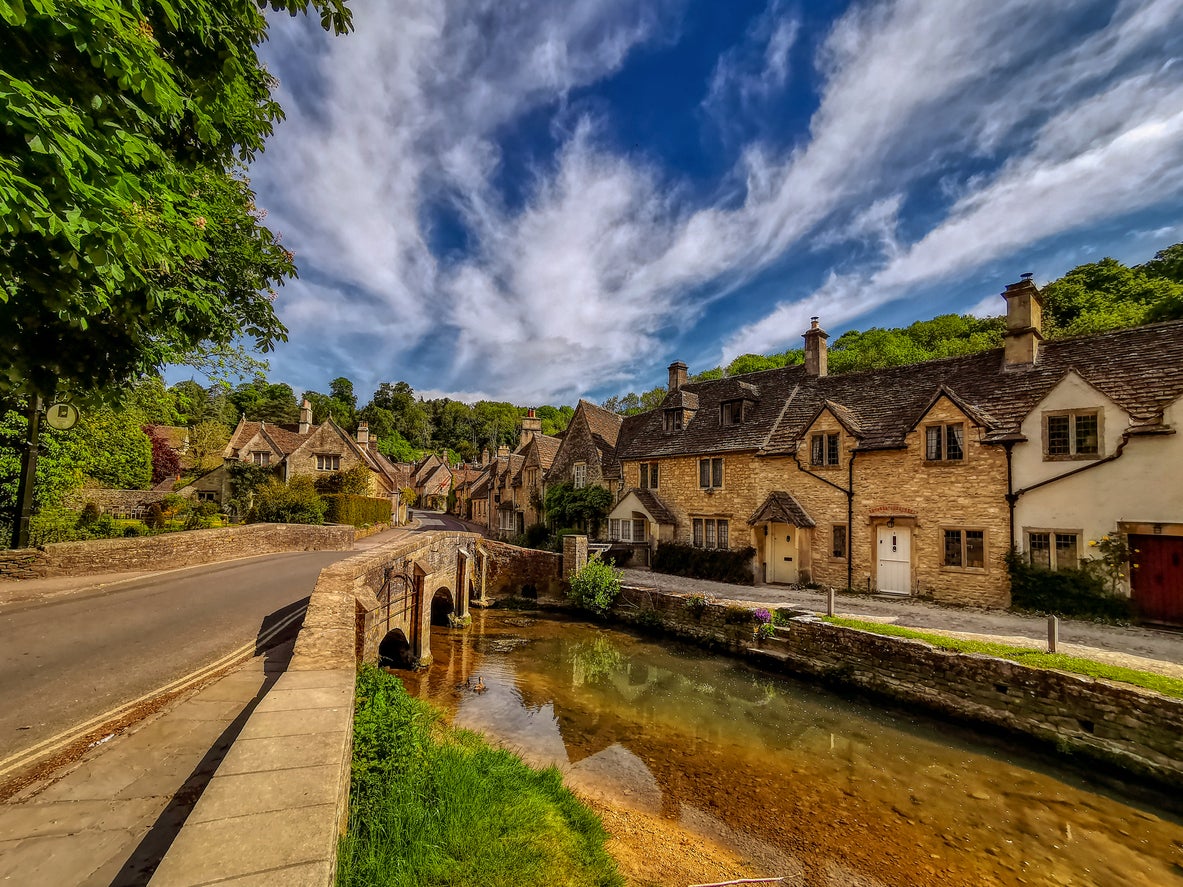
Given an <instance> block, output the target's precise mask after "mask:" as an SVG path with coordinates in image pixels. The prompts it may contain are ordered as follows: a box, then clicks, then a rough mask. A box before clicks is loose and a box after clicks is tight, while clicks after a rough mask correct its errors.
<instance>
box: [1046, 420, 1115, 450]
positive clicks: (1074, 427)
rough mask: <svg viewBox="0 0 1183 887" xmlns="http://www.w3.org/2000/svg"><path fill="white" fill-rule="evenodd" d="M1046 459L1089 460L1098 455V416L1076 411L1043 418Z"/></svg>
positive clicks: (1099, 440) (1099, 437)
mask: <svg viewBox="0 0 1183 887" xmlns="http://www.w3.org/2000/svg"><path fill="white" fill-rule="evenodd" d="M1043 453H1044V458H1045V459H1091V458H1092V457H1094V456H1099V455H1100V454H1101V414H1100V412H1099V411H1098V410H1084V411H1082V410H1075V411H1072V412H1067V413H1052V414H1049V415H1045V416H1044V417H1043Z"/></svg>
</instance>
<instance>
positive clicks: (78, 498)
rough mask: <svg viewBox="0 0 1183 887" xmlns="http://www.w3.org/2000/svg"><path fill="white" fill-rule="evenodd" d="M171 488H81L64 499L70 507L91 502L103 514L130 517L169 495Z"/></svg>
mask: <svg viewBox="0 0 1183 887" xmlns="http://www.w3.org/2000/svg"><path fill="white" fill-rule="evenodd" d="M171 495H172V490H106V489H98V488H94V489H87V488H83V489H81V490H78V491H77V492H75V493H72V494H71V495H70V496H69V497H67V499H66V504H67V505H68V506H69V507H70V508H74V509H77V510H79V511H81V510H82V508H83V507H84V506H85V505H86V504H87V503H88V502H93V503H94V504H95V505H97V506H98V507H99V510H100V511H102V512H103V513H104V514H113V515H116V516H117V517H130V516H132V515H133V514H134V513H136V512H137V510H139V511H143V510H145V509H147V507H148V506H149V505H151V504H152V503H153V502H163V501H164V498H165V496H171Z"/></svg>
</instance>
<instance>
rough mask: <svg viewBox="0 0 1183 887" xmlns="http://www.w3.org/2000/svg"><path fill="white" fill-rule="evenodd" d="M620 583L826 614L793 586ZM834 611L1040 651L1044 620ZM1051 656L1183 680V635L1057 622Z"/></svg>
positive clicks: (930, 608) (885, 608)
mask: <svg viewBox="0 0 1183 887" xmlns="http://www.w3.org/2000/svg"><path fill="white" fill-rule="evenodd" d="M624 579H625V582H626V583H627V584H629V585H640V586H647V587H650V588H656V589H658V590H660V591H668V592H675V593H680V594H701V595H704V596H705V597H710V598H717V599H719V600H728V601H735V602H737V603H744V604H752V605H765V606H768V605H772V606H777V607H796V608H800V609H802V610H807V611H811V612H814V613H824V612H825V609H826V595H825V592H822V591H815V590H812V589H808V588H798V587H795V586H781V585H776V586H773V585H765V586H755V587H753V586H749V585H729V584H727V583H725V582H708V581H705V580H702V579H686V578H684V577H682V576H670V575H667V574H665V573H651V572H649V571H648V570H625V571H624ZM834 611H835V613H836V614H837V615H839V616H848V617H851V618H857V619H867V620H871V621H875V622H892V623H895V624H896V625H903V626H906V627H908V628H917V629H923V630H925V631H931V632H936V633H939V634H946V635H950V636H953V637H965V638H972V639H975V640H989V641H998V642H1001V643H1009V644H1015V645H1021V646H1032V647H1038V648H1043V647H1045V646H1046V644H1047V620H1046V619H1045V618H1044V617H1042V616H1020V615H1017V614H1015V613H1008V612H1006V611H1004V610H983V609H979V608H976V607H951V606H944V605H941V604H934V603H930V602H927V601H918V600H914V599H912V598H895V597H888V596H886V595H863V594H839V595H837V596H836V598H835V601H834ZM1057 649H1058V651H1059V652H1061V653H1068V654H1070V655H1073V656H1080V657H1082V658H1086V659H1093V660H1095V661H1097V662H1106V663H1109V664H1112V665H1122V666H1125V667H1127V668H1137V669H1141V670H1142V671H1150V672H1155V673H1157V674H1163V675H1168V676H1170V677H1177V678H1183V664H1181V663H1183V632H1172V631H1158V630H1154V629H1149V628H1138V627H1133V626H1128V627H1127V626H1117V625H1099V624H1097V623H1095V622H1083V621H1079V620H1076V619H1061V620H1060V643H1059V646H1058V648H1057Z"/></svg>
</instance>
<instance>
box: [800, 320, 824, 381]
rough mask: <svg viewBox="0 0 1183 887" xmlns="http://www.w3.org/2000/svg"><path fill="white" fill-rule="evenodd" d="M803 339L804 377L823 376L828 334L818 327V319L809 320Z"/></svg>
mask: <svg viewBox="0 0 1183 887" xmlns="http://www.w3.org/2000/svg"><path fill="white" fill-rule="evenodd" d="M803 338H804V339H805V375H807V376H819V377H820V376H824V375H826V371H827V368H828V363H829V361H828V357H827V354H828V352H827V351H826V339H828V338H830V334H829V333H827V332H826V331H825V330H823V329H822V328H821V327H820V326H819V325H818V318H816V317H811V318H810V319H809V329H808V330H806V331H805V334H804V336H803Z"/></svg>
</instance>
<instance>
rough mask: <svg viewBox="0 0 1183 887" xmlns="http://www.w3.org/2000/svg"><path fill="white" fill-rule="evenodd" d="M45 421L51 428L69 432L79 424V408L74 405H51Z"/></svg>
mask: <svg viewBox="0 0 1183 887" xmlns="http://www.w3.org/2000/svg"><path fill="white" fill-rule="evenodd" d="M45 421H46V422H48V423H49V427H50V428H56V429H57V430H58V431H68V430H69V429H71V428H73V427H74V426H75V425H77V424H78V407H76V406H74V404H72V403H51V404H50V405H49V409H48V410H46V412H45Z"/></svg>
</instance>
